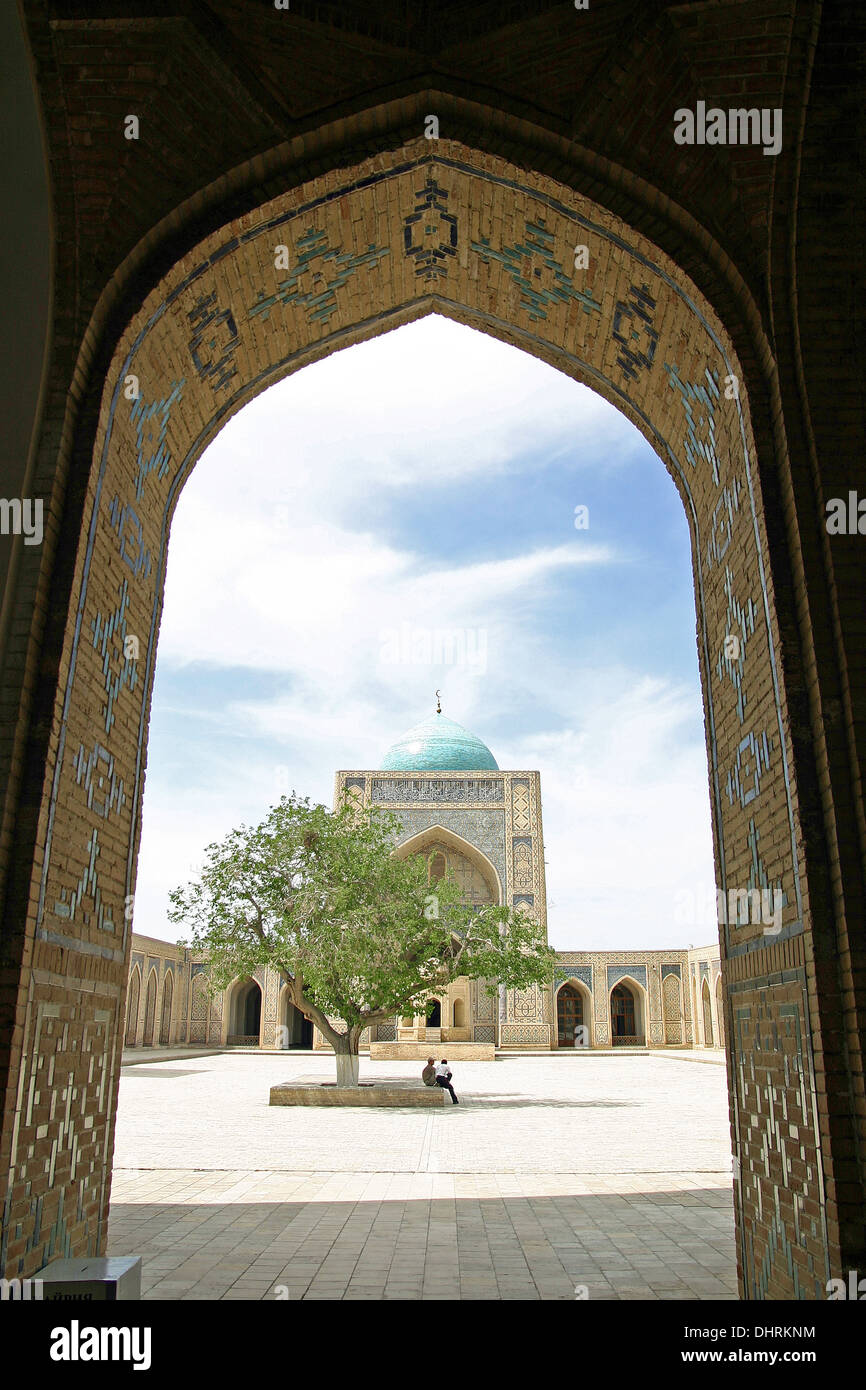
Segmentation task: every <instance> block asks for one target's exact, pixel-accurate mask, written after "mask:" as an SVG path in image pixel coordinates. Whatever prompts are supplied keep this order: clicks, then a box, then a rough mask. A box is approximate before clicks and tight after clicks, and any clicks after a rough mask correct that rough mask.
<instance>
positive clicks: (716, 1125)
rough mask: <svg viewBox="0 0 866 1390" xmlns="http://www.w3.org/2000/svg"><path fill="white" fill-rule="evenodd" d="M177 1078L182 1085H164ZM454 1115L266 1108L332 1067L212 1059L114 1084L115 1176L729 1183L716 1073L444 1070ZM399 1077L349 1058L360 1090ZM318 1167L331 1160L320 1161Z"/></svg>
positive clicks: (567, 1065) (534, 1062) (496, 1066)
mask: <svg viewBox="0 0 866 1390" xmlns="http://www.w3.org/2000/svg"><path fill="white" fill-rule="evenodd" d="M183 1069H189V1071H190V1072H191V1073H194V1074H190V1075H186V1076H181V1075H178V1074H177V1073H178V1072H179V1071H181V1070H183ZM452 1070H453V1072H454V1086H455V1090H456V1092H457V1095H458V1096H459V1098H460V1102H461V1103H460V1105H456V1106H453V1105H445V1106H444V1108H443V1110H442V1111H439V1110H438V1109H437V1110H436V1112H435V1113H432V1114H431V1113H425V1112H418V1111H415V1112H414V1113H413V1112H411V1111H408V1110H403V1109H402V1108H397V1109H393V1110H378V1109H373V1108H370V1109H363V1110H352V1111H351V1112H347V1111H345V1110H342V1109H340V1108H339V1107H333V1108H330V1107H329V1108H325V1109H318V1108H317V1109H308V1108H306V1107H303V1108H295V1107H287V1108H285V1109H283V1108H281V1107H271V1106H270V1105H269V1104H268V1101H269V1093H270V1088H271V1086H273V1085H278V1084H280V1083H282V1082H287V1081H291V1080H292V1079H293V1077H299V1076H305V1077H313V1076H321V1078H322V1080H328V1081H330V1080H333V1079H334V1074H335V1073H334V1060H333V1057H321V1058H318V1057H311V1056H310V1054H309V1053H307V1054H306V1055H304V1056H302V1057H299V1058H297V1059H295V1058H292V1057H287V1056H286V1054H285V1053H282V1054H280V1053H277V1054H245V1055H238V1054H233V1053H223V1054H221V1055H218V1056H209V1057H200V1058H197V1059H196V1062H195V1064H194V1065H193V1063H192V1062H190V1061H188V1060H186V1059H184V1061H183V1067H182V1068H179V1067H175V1066H173V1065H172V1063H171V1062H165V1063H154V1064H153V1065H152V1066H149V1067H147V1068H142V1067H134V1068H129V1069H125V1070H124V1071H123V1072H122V1073H121V1081H120V1105H119V1110H118V1122H117V1134H116V1140H115V1160H114V1161H115V1164H116V1166H118V1167H122V1168H170V1169H176V1168H184V1167H191V1168H216V1169H223V1168H238V1169H247V1168H251V1167H255V1168H266V1169H275V1170H277V1169H283V1170H290V1171H293V1172H301V1171H317V1170H318V1169H320V1168H322V1167H323V1166H327V1164H328V1163H329V1161H334V1162H337V1159H336V1158H335V1157H334V1156H339V1157H338V1162H339V1166H340V1167H342V1168H345V1169H347V1170H351V1171H368V1172H379V1171H390V1172H410V1173H412V1172H416V1171H418V1170H419V1169H420V1170H426V1171H431V1172H448V1173H455V1172H477V1171H491V1172H499V1171H506V1170H507V1171H511V1172H525V1173H538V1172H552V1173H555V1172H584V1171H585V1172H592V1173H598V1172H610V1173H629V1172H637V1173H641V1172H671V1171H675V1170H678V1169H682V1170H685V1171H705V1172H721V1171H724V1172H726V1173H730V1171H731V1157H730V1138H729V1131H728V1119H727V1100H726V1079H725V1072H724V1068H716V1067H708V1066H689V1065H686V1064H685V1063H683V1062H682V1061H680V1060H677V1061H671V1060H670V1059H662V1058H658V1057H628V1058H623V1059H622V1060H620V1059H619V1058H617V1057H605V1058H602V1059H599V1060H598V1061H597V1062H593V1061H592V1060H591V1059H588V1058H586V1057H581V1058H577V1059H569V1060H567V1061H563V1060H562V1059H561V1058H555V1059H553V1060H549V1059H545V1058H543V1057H531V1058H530V1057H521V1058H515V1059H510V1058H509V1059H504V1060H498V1061H496V1062H494V1063H492V1064H491V1063H489V1062H476V1063H471V1062H467V1063H463V1064H460V1065H456V1064H455V1066H454V1067H453V1068H452ZM372 1076H376V1077H383V1078H390V1077H393V1078H403V1079H413V1078H417V1077H418V1076H419V1071H418V1069H417V1068H414V1067H413V1065H412V1064H411V1063H407V1062H376V1063H375V1064H371V1063H370V1062H369V1060H367V1059H365V1058H363V1057H362V1059H361V1080H366V1079H368V1078H369V1077H372ZM328 1156H331V1159H329V1157H328Z"/></svg>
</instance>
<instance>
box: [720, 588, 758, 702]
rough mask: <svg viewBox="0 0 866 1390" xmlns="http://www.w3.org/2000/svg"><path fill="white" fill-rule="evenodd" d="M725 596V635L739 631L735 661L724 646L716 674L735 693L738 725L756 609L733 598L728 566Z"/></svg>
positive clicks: (744, 700) (751, 603) (743, 697)
mask: <svg viewBox="0 0 866 1390" xmlns="http://www.w3.org/2000/svg"><path fill="white" fill-rule="evenodd" d="M725 595H726V596H727V600H728V614H727V621H726V629H727V635H732V634H733V633H734V632H736V631H739V639H740V640H739V642H738V644H737V645H738V649H739V651H738V655H737V659H736V661H734V660H733V659H732V658H731V657H729V656H726V655H725V646H724V644H723V645H722V646H721V648H720V649H719V655H718V659H717V661H716V674H717V676H718V678H719V680H721V679H722V671H723V670H724V671H725V672H726V673H727V675H728V678H729V680H730V682H731V684H732V685H733V687H734V690H735V691H736V692H737V715H738V717H739V720H740V723H741V724H742V722H743V720H744V719H745V717H746V697H745V695H744V694H743V668H744V666H745V664H746V644H747V642H748V639H749V637H750V636H751V635H752V633H754V631H755V615H756V612H757V610H756V608H755V605H754V603H753V601H752V599H751V598H749V601H748V603H747V604H746V607H745V608H742V607H741V606H740V604H739V603H738V602H737V600H736V599H735V598H734V577H733V575H732V574H731V571H730V570H729V569H728V566H727V565H725Z"/></svg>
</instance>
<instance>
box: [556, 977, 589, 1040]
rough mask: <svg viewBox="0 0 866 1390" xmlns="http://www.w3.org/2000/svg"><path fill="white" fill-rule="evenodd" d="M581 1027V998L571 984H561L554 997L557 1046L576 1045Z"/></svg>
mask: <svg viewBox="0 0 866 1390" xmlns="http://www.w3.org/2000/svg"><path fill="white" fill-rule="evenodd" d="M582 1027H583V999H582V997H581V994H580V992H579V990H576V989H575V988H574V986H573V985H563V986H562V989H561V990H560V991H559V994H558V995H557V999H556V1036H557V1044H558V1046H559V1047H576V1046H577V1045H578V1042H577V1040H578V1037H579V1030H580V1029H581V1028H582Z"/></svg>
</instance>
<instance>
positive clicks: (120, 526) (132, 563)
mask: <svg viewBox="0 0 866 1390" xmlns="http://www.w3.org/2000/svg"><path fill="white" fill-rule="evenodd" d="M108 515H109V519H110V521H111V525H112V528H113V530H115V531H116V532H117V534H118V536H119V537H120V558H121V560H122V561H123V562H124V564H126V565H129V568H130V569H131V570H132V572H133V574H134V575H135V577H136V579H140V578H142V577H143V578H145V579H149V578H150V571H151V567H152V565H151V558H150V551H149V550H145V549H144V546H143V545H142V540H143V536H144V533H143V531H142V526H141V522H140V521H139V519H138V516H137V514H136V513H135V511H134V510H133V508H132V506H131V504H130V503H127V504H126V506H123V507H122V506H121V505H120V498H119V497H118V496H117V495H116V494H115V496H114V497H113V498H112V500H111V502H110V504H109V508H108Z"/></svg>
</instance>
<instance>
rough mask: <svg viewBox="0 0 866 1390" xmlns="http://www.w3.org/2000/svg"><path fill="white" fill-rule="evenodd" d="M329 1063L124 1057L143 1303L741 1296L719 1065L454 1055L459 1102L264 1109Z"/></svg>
mask: <svg viewBox="0 0 866 1390" xmlns="http://www.w3.org/2000/svg"><path fill="white" fill-rule="evenodd" d="M418 1070H419V1068H418V1067H417V1066H415V1065H414V1064H413V1063H409V1062H376V1063H371V1062H370V1061H368V1060H367V1059H362V1063H361V1077H362V1080H363V1079H371V1078H373V1077H379V1078H385V1077H394V1076H400V1077H408V1076H413V1075H415V1074H416V1073H417V1071H418ZM333 1072H334V1064H333V1059H331V1058H327V1057H314V1056H311V1055H310V1054H309V1053H307V1054H282V1055H274V1054H262V1053H258V1054H241V1053H223V1054H219V1055H199V1056H194V1057H186V1056H180V1057H178V1058H177V1059H175V1058H171V1059H169V1060H165V1061H160V1062H147V1063H139V1062H138V1061H136V1062H135V1064H133V1065H130V1066H125V1067H124V1070H123V1074H122V1080H121V1087H120V1107H119V1114H118V1126H117V1141H116V1149H115V1166H114V1180H113V1187H112V1205H111V1217H110V1224H109V1252H110V1253H128V1254H140V1255H142V1256H143V1263H144V1291H145V1297H147V1298H165V1299H177V1298H184V1299H218V1298H226V1299H261V1298H290V1299H298V1298H306V1299H342V1298H347V1299H363V1298H366V1299H381V1298H388V1299H390V1298H396V1299H417V1298H448V1299H453V1298H465V1299H511V1298H515V1299H524V1298H532V1299H539V1298H540V1299H551V1298H552V1299H574V1298H575V1297H576V1296H577V1297H581V1298H582V1297H587V1298H589V1299H590V1300H592V1299H600V1298H601V1299H636V1298H641V1299H670V1298H676V1299H695V1298H705V1299H718V1298H733V1297H735V1296H736V1258H735V1251H734V1236H733V1210H732V1194H731V1161H730V1151H729V1146H728V1118H727V1102H726V1095H725V1069H724V1066H722V1065H718V1064H717V1063H715V1062H713V1061H710V1060H709V1056H708V1055H705V1057H704V1060H703V1061H701V1060H697V1059H689V1058H687V1057H685V1056H683V1055H679V1056H676V1057H666V1056H660V1055H656V1056H642V1057H638V1056H632V1057H628V1056H625V1057H621V1056H616V1055H614V1056H598V1055H596V1056H592V1055H583V1056H568V1057H564V1056H534V1057H528V1056H527V1057H515V1058H503V1059H499V1060H497V1061H496V1062H486V1063H484V1062H475V1063H465V1064H459V1065H455V1067H454V1072H455V1078H454V1079H455V1086H456V1088H457V1092H458V1095H459V1096H460V1100H461V1104H460V1105H459V1106H452V1105H450V1104H449V1105H446V1106H445V1107H444V1108H443V1109H442V1110H438V1109H436V1110H434V1111H430V1110H409V1109H405V1110H401V1109H397V1110H375V1109H351V1110H340V1109H330V1108H329V1109H317V1108H296V1107H286V1108H281V1107H270V1106H269V1105H268V1092H269V1088H270V1086H272V1085H273V1084H275V1083H276V1082H280V1081H287V1080H291V1079H292V1078H293V1077H300V1076H307V1077H309V1076H315V1075H321V1076H322V1077H323V1079H331V1078H332V1077H333ZM576 1290H577V1293H576Z"/></svg>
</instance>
